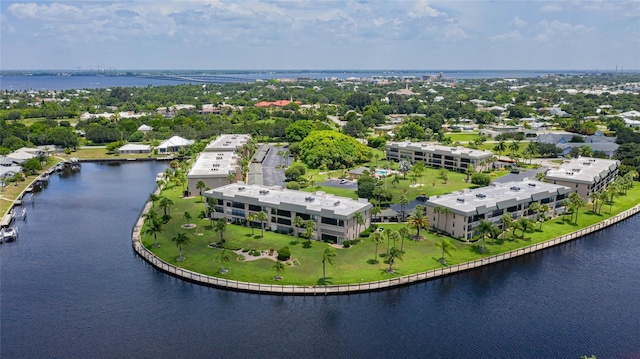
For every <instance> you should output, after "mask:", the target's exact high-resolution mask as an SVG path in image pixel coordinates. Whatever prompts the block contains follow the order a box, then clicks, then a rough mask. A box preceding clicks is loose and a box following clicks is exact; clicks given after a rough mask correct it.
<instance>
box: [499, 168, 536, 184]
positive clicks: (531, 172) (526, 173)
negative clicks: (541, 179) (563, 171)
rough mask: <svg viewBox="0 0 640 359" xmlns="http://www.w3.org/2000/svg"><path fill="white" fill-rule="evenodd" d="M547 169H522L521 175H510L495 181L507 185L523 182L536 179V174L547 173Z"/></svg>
mask: <svg viewBox="0 0 640 359" xmlns="http://www.w3.org/2000/svg"><path fill="white" fill-rule="evenodd" d="M546 170H547V168H546V167H540V168H537V169H526V170H525V169H520V173H509V174H508V175H506V176H502V177H499V178H496V179H494V180H493V182H496V183H505V182H510V181H522V179H523V178H529V179H533V180H535V179H536V173H538V172H544V171H546Z"/></svg>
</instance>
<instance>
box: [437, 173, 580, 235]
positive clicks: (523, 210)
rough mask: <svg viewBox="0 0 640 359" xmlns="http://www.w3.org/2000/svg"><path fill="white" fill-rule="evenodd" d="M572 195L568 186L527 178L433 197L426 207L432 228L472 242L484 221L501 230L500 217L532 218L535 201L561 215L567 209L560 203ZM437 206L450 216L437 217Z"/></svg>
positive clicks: (553, 213)
mask: <svg viewBox="0 0 640 359" xmlns="http://www.w3.org/2000/svg"><path fill="white" fill-rule="evenodd" d="M569 193H571V188H569V187H565V186H560V185H555V184H551V183H545V182H539V181H534V180H529V179H524V180H522V181H512V182H505V183H494V184H492V185H491V186H488V187H481V188H476V189H467V190H463V191H462V192H452V193H449V194H446V195H441V196H433V197H430V198H429V199H428V200H427V201H426V203H425V206H426V210H427V211H426V212H427V218H428V219H429V222H430V223H431V226H432V227H434V228H436V229H438V230H441V231H443V232H446V233H449V234H450V235H451V236H452V237H455V238H461V239H471V238H472V237H474V236H475V235H477V234H478V233H476V228H477V227H478V225H479V224H480V221H481V220H483V221H488V222H492V223H495V224H496V225H498V226H499V227H501V226H502V224H501V223H500V217H502V215H503V214H505V213H509V214H511V216H512V218H514V219H517V218H520V217H523V216H527V217H530V218H532V216H533V215H534V213H532V212H531V211H529V206H530V205H531V204H532V203H534V202H537V203H539V204H541V205H542V204H546V205H548V206H549V208H550V210H549V212H547V214H548V215H556V214H560V213H562V212H564V210H565V208H564V207H563V206H562V205H561V201H562V200H563V199H564V198H566V197H568V195H569ZM436 207H440V208H446V209H448V213H440V214H438V213H436V210H435V208H436Z"/></svg>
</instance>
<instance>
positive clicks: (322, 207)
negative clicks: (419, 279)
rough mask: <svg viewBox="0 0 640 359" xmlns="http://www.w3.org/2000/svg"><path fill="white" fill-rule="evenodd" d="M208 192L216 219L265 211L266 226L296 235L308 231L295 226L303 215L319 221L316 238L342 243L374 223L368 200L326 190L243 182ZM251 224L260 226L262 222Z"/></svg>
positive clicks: (240, 220) (239, 219) (240, 218)
mask: <svg viewBox="0 0 640 359" xmlns="http://www.w3.org/2000/svg"><path fill="white" fill-rule="evenodd" d="M204 195H205V196H206V197H207V198H208V199H210V201H213V204H212V205H213V211H212V213H213V217H214V218H226V219H227V220H228V221H230V222H232V223H236V224H246V222H247V217H249V215H251V214H252V213H257V212H259V211H264V212H266V213H267V215H268V219H267V221H265V222H264V223H265V226H266V227H268V228H269V229H271V230H272V231H274V232H280V233H286V234H293V235H296V234H297V233H302V232H304V228H295V226H294V224H293V223H294V219H295V218H296V217H298V216H299V217H301V218H302V219H303V220H305V221H306V220H309V219H311V220H313V221H315V223H316V228H317V229H316V234H315V236H314V238H315V239H319V240H323V241H328V242H334V243H338V244H341V243H342V242H343V241H344V240H353V239H356V238H358V236H359V235H360V232H361V231H363V230H364V229H366V228H368V227H369V225H370V224H371V208H373V205H372V204H371V203H369V201H367V200H366V199H358V200H354V199H351V198H346V197H339V196H334V195H331V194H327V193H324V192H316V193H309V192H302V191H294V190H288V189H282V188H270V187H266V186H257V185H246V184H243V183H234V184H229V185H226V186H223V187H218V188H214V189H212V190H209V191H206V192H205V194H204ZM210 205H211V204H210ZM358 212H359V213H362V218H363V219H364V222H365V223H364V224H363V225H360V224H358V223H357V221H356V220H355V219H354V216H355V214H356V213H358ZM251 225H253V226H260V223H259V222H255V223H252V224H251Z"/></svg>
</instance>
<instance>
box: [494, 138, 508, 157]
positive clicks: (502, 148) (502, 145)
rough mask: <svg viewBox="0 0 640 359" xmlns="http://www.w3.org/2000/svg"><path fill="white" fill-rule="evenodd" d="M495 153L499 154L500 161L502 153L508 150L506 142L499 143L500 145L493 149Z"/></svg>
mask: <svg viewBox="0 0 640 359" xmlns="http://www.w3.org/2000/svg"><path fill="white" fill-rule="evenodd" d="M493 150H494V151H496V152H498V160H500V156H502V153H503V152H504V151H506V150H507V144H506V143H505V142H504V140H501V141H500V142H498V144H497V145H496V146H495V147H494V148H493Z"/></svg>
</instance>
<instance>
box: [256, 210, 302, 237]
mask: <svg viewBox="0 0 640 359" xmlns="http://www.w3.org/2000/svg"><path fill="white" fill-rule="evenodd" d="M257 217H258V216H257V215H256V214H255V213H251V214H250V215H249V216H247V223H249V226H250V227H251V235H252V236H253V234H254V231H253V230H254V229H255V228H254V227H253V226H252V225H251V222H256V221H257V220H258V218H257ZM296 218H297V217H296Z"/></svg>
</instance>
